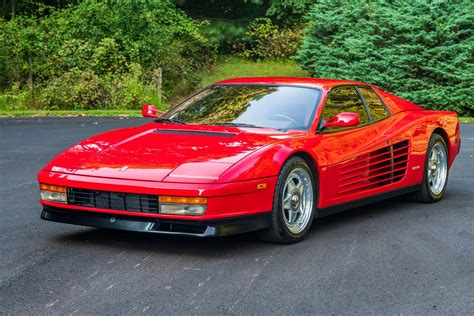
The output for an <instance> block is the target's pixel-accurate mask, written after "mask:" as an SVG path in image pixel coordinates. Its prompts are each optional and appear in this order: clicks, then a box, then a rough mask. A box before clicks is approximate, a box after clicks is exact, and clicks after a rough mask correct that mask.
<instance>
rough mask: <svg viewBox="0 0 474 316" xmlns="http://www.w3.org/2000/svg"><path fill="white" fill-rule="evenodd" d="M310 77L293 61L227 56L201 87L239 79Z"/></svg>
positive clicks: (207, 76) (206, 74)
mask: <svg viewBox="0 0 474 316" xmlns="http://www.w3.org/2000/svg"><path fill="white" fill-rule="evenodd" d="M266 76H276V77H309V74H308V73H307V72H306V71H304V70H302V69H301V68H300V67H299V66H298V65H297V64H296V63H295V62H293V61H292V60H268V61H256V62H255V61H251V60H248V59H246V58H243V57H235V56H225V57H223V58H221V59H220V60H219V61H218V62H217V64H216V65H214V67H213V69H212V71H211V72H209V73H205V74H204V75H203V78H202V81H201V87H205V86H208V85H210V84H213V83H214V82H217V81H220V80H224V79H229V78H237V77H266Z"/></svg>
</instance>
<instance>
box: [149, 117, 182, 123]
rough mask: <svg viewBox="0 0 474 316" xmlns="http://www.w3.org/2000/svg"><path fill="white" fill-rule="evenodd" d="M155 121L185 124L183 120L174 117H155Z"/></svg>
mask: <svg viewBox="0 0 474 316" xmlns="http://www.w3.org/2000/svg"><path fill="white" fill-rule="evenodd" d="M154 122H156V123H172V124H186V123H185V122H183V121H180V120H178V119H174V118H157V119H156V120H154Z"/></svg>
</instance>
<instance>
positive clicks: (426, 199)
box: [412, 133, 449, 203]
mask: <svg viewBox="0 0 474 316" xmlns="http://www.w3.org/2000/svg"><path fill="white" fill-rule="evenodd" d="M437 143H438V144H441V145H442V146H443V147H444V150H445V152H446V159H447V161H449V151H448V146H447V145H446V141H445V140H444V138H443V137H442V136H441V135H439V134H438V133H433V135H431V138H430V142H429V144H428V149H427V150H426V158H425V166H424V171H423V182H422V183H421V189H420V190H419V191H417V192H415V193H414V194H413V195H412V198H413V199H414V200H415V201H417V202H422V203H435V202H438V201H440V200H441V199H443V197H444V194H445V192H446V188H447V186H448V178H449V168H448V167H447V166H446V181H445V183H444V187H443V189H442V191H441V192H440V193H439V194H434V193H433V192H432V190H431V189H430V181H429V179H428V168H429V164H428V161H429V158H430V153H431V150H432V149H433V147H434V146H435V144H437Z"/></svg>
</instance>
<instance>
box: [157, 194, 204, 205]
mask: <svg viewBox="0 0 474 316" xmlns="http://www.w3.org/2000/svg"><path fill="white" fill-rule="evenodd" d="M158 199H159V201H160V203H170V204H207V198H203V197H184V196H160V197H159V198H158Z"/></svg>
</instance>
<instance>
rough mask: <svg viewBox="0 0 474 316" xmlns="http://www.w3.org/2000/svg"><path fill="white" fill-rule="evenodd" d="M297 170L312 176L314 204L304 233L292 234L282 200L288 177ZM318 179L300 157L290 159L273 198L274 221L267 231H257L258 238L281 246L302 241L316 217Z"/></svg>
mask: <svg viewBox="0 0 474 316" xmlns="http://www.w3.org/2000/svg"><path fill="white" fill-rule="evenodd" d="M297 168H303V169H304V170H305V171H306V172H307V173H308V174H309V176H310V179H311V184H312V188H313V204H312V210H311V214H310V217H309V221H308V222H307V224H306V226H305V228H304V230H303V231H301V232H300V233H298V234H294V233H292V232H291V231H290V230H289V229H288V227H287V225H286V224H285V219H284V217H283V216H284V214H283V208H282V199H283V190H284V185H285V182H286V180H287V178H288V176H289V175H290V174H291V173H292V171H293V170H295V169H297ZM317 184H318V181H317V178H316V176H315V175H314V174H313V172H312V171H311V168H310V167H309V166H308V164H307V163H306V162H305V161H304V160H303V159H302V158H300V157H292V158H290V159H289V160H288V161H287V162H286V163H285V164H284V166H283V168H282V169H281V171H280V174H279V176H278V180H277V184H276V187H275V193H274V197H273V210H272V220H271V226H270V227H269V228H267V229H264V230H260V231H257V236H258V237H259V238H260V239H261V240H264V241H268V242H273V243H279V244H292V243H296V242H298V241H300V240H302V239H303V238H304V237H305V236H306V235H307V233H308V230H309V229H310V228H311V224H312V222H313V219H314V217H315V213H316V209H317V201H318V189H317V187H318V186H317Z"/></svg>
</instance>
